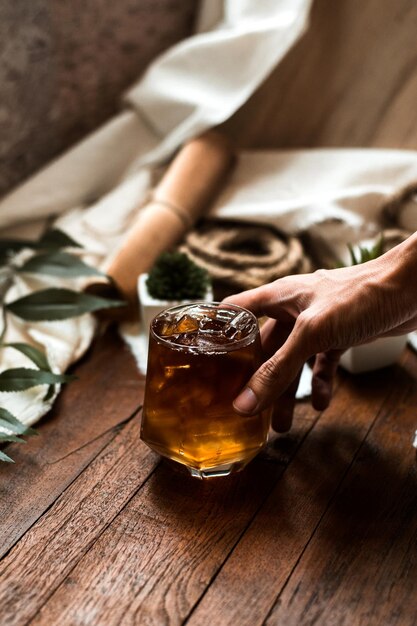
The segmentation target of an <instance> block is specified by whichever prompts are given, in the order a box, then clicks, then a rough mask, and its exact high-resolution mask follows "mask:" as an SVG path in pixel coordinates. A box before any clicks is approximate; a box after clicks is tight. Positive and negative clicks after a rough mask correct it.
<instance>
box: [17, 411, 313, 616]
mask: <svg viewBox="0 0 417 626" xmlns="http://www.w3.org/2000/svg"><path fill="white" fill-rule="evenodd" d="M303 410H304V411H306V412H307V413H308V417H307V418H304V419H303V418H301V419H300V420H298V422H299V423H298V427H297V428H296V430H295V434H294V435H292V436H291V437H290V438H289V439H288V440H287V441H286V445H284V446H280V445H277V450H276V453H275V454H274V453H273V451H271V450H270V451H269V453H268V454H267V455H266V456H261V457H258V459H256V460H255V461H254V462H253V463H252V464H251V465H250V466H249V467H248V468H247V470H245V471H244V472H243V473H241V474H240V475H237V476H235V477H232V478H230V479H227V480H222V479H219V480H216V479H213V480H211V481H208V482H200V481H197V480H195V479H192V478H190V477H189V476H188V474H186V473H185V472H182V471H180V472H179V471H178V470H176V469H173V467H172V466H171V465H170V464H169V463H166V462H164V463H162V465H161V466H159V467H158V468H157V470H156V471H155V472H154V473H153V474H152V476H151V478H150V479H149V480H148V481H147V482H146V483H145V484H144V486H143V487H142V488H141V489H140V491H139V492H138V493H137V495H135V496H134V497H133V498H132V499H131V500H130V501H129V503H128V504H127V506H126V507H125V508H124V509H123V510H122V511H121V512H120V514H119V515H118V516H117V517H116V518H115V519H114V521H113V522H112V523H111V524H110V526H109V527H108V528H107V529H106V530H105V532H104V533H103V534H102V535H101V536H100V537H99V538H98V540H97V542H96V543H95V544H94V546H93V547H92V548H91V549H90V551H89V552H88V553H87V554H86V556H85V557H84V558H82V559H81V560H80V562H79V563H78V565H77V567H75V568H74V569H73V571H72V572H71V574H70V576H69V578H66V579H65V580H64V582H63V584H62V585H61V586H60V587H59V589H58V590H57V591H56V593H55V594H53V595H52V597H51V598H50V600H49V601H48V602H47V604H46V605H45V606H44V607H43V608H42V609H41V611H40V613H39V614H38V616H37V617H36V618H35V619H34V620H33V622H31V623H33V624H37V625H39V624H42V625H49V624H53V623H59V624H60V625H62V626H64V625H66V624H68V625H69V624H71V625H72V624H92V623H95V624H106V626H111V625H112V624H120V623H121V622H122V623H123V624H126V625H127V624H158V625H160V624H181V623H182V621H183V619H184V618H185V617H186V616H187V614H188V613H189V611H190V609H191V608H192V606H193V605H194V604H195V602H196V601H197V600H198V598H199V597H200V596H201V594H202V593H203V592H204V590H205V589H206V587H207V585H209V584H210V581H211V579H212V577H213V576H214V575H215V574H216V572H217V570H218V569H219V568H220V567H221V565H222V563H223V562H224V561H225V560H226V559H227V557H228V554H229V552H230V551H231V549H233V546H234V545H235V544H236V542H237V541H239V539H240V537H241V535H242V533H243V532H244V531H245V529H246V526H247V525H248V523H250V521H251V519H252V518H253V517H254V515H256V513H257V510H258V508H259V507H260V505H261V504H262V502H263V501H264V500H265V498H266V497H267V496H268V494H269V492H270V491H271V489H272V488H273V486H274V484H275V483H276V481H277V480H278V478H279V476H280V475H281V474H282V472H283V470H284V468H285V465H286V464H287V463H288V461H289V460H290V458H292V456H293V455H294V454H295V452H296V449H297V447H298V445H299V444H300V442H301V441H302V439H303V437H304V436H305V434H306V432H307V431H308V430H309V429H310V428H311V426H312V424H313V423H314V421H313V420H312V419H311V415H312V411H311V409H309V408H308V407H302V408H301V412H302V411H303ZM87 590H88V592H87ZM17 623H19V622H17Z"/></svg>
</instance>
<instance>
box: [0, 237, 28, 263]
mask: <svg viewBox="0 0 417 626" xmlns="http://www.w3.org/2000/svg"><path fill="white" fill-rule="evenodd" d="M36 246H37V242H36V241H30V240H29V239H28V240H26V239H0V264H1V265H5V264H6V263H7V262H8V260H9V257H12V256H13V255H14V254H16V253H17V252H20V250H23V249H24V248H36Z"/></svg>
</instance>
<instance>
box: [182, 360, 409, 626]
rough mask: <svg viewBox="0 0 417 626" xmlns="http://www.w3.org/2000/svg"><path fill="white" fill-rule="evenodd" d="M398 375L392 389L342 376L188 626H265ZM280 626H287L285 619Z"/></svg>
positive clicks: (388, 374) (378, 380)
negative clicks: (215, 625)
mask: <svg viewBox="0 0 417 626" xmlns="http://www.w3.org/2000/svg"><path fill="white" fill-rule="evenodd" d="M400 374H401V372H397V376H396V380H395V381H393V380H392V376H393V372H392V371H391V370H386V371H383V372H377V373H375V374H373V375H368V376H363V377H359V378H355V377H349V376H348V375H345V376H344V378H343V384H342V386H341V387H340V389H339V390H338V392H337V394H336V396H335V397H334V398H333V402H332V404H331V406H330V408H329V409H328V410H327V411H325V412H324V413H323V415H322V416H321V417H320V420H319V421H318V422H317V424H316V425H315V427H314V429H313V430H312V431H311V432H310V433H309V436H308V437H307V438H306V440H305V441H304V443H303V445H302V446H301V448H300V449H299V451H298V453H297V455H296V457H295V459H294V460H293V461H292V463H291V464H290V465H289V467H288V468H287V470H286V472H285V474H284V475H283V478H282V480H281V481H280V482H279V483H278V484H277V486H276V487H275V489H274V490H273V491H272V493H271V495H270V497H269V498H268V501H267V502H266V504H265V506H264V507H263V508H262V509H261V510H260V512H259V513H258V515H257V517H256V519H255V520H254V521H253V523H252V525H251V526H250V528H248V530H247V532H246V533H245V535H244V537H243V538H242V540H241V541H240V543H239V544H238V545H237V546H236V548H235V550H234V552H233V554H231V556H230V557H229V559H228V561H227V562H226V564H225V565H224V567H223V568H222V570H221V571H220V573H219V574H218V576H217V578H216V580H215V581H214V583H213V584H212V585H211V586H210V588H209V590H208V591H207V593H206V595H205V596H204V598H203V599H202V600H201V602H200V604H199V605H198V607H197V608H196V609H195V611H194V613H193V614H192V615H191V617H190V619H189V621H188V622H187V624H188V626H197V625H203V624H207V623H209V622H210V621H212V620H213V619H214V621H215V623H221V624H222V626H227V625H229V624H230V625H232V624H233V625H235V624H239V626H245V625H248V626H255V625H257V624H262V623H263V620H264V619H265V617H266V615H267V614H268V611H269V609H270V607H271V605H272V604H273V603H274V601H275V599H276V597H277V594H278V593H279V590H280V589H282V587H283V586H284V585H285V582H286V580H287V578H288V577H289V575H290V574H291V571H292V570H293V568H294V566H295V565H296V563H297V560H298V558H299V557H300V554H301V553H302V551H303V549H304V548H305V546H306V545H307V544H308V542H309V540H310V538H311V536H312V535H313V534H314V532H315V529H316V527H317V525H318V523H319V522H320V519H321V517H322V515H323V514H324V512H325V510H326V508H327V507H328V506H329V502H331V500H332V498H333V496H334V493H335V492H336V490H337V488H338V485H339V484H340V481H341V480H342V479H343V476H344V475H345V473H346V472H347V470H348V469H349V467H350V464H351V463H352V460H353V458H354V457H355V455H356V454H357V452H358V450H359V448H360V446H361V444H362V441H363V440H364V438H365V436H366V434H367V432H368V430H369V428H370V426H371V424H372V422H373V421H374V420H375V417H376V415H377V414H378V412H379V411H380V410H381V407H383V406H384V405H385V404H386V402H387V400H386V399H387V395H390V394H391V395H392V393H393V389H395V385H396V383H397V382H398V379H400V378H401V376H400ZM400 387H401V385H400ZM398 397H399V396H398V393H395V394H394V395H393V396H392V397H391V399H390V400H389V404H390V406H395V402H396V401H397V400H398ZM237 599H238V601H237ZM281 617H282V615H281ZM216 620H217V622H216ZM220 620H221V621H220ZM280 623H285V624H286V623H287V622H286V618H285V619H283V621H282V622H280ZM323 623H325V622H323Z"/></svg>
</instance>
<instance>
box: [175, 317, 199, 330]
mask: <svg viewBox="0 0 417 626" xmlns="http://www.w3.org/2000/svg"><path fill="white" fill-rule="evenodd" d="M196 330H198V320H197V319H195V318H194V317H191V315H188V314H187V313H185V315H182V316H181V317H180V319H179V320H178V321H175V331H174V332H176V333H181V334H182V333H192V332H194V331H196Z"/></svg>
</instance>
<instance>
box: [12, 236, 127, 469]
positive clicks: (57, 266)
mask: <svg viewBox="0 0 417 626" xmlns="http://www.w3.org/2000/svg"><path fill="white" fill-rule="evenodd" d="M81 247H82V246H80V244H79V243H78V242H76V241H74V240H73V239H72V238H71V237H69V236H68V235H67V234H66V233H64V232H62V231H61V230H57V229H52V230H48V231H47V232H46V233H44V234H43V235H42V236H41V238H40V239H38V240H37V241H29V240H20V239H3V240H0V266H1V267H0V304H1V313H2V318H3V329H2V332H1V334H0V350H4V349H13V350H17V351H18V352H20V353H21V354H23V355H24V356H25V357H26V358H27V359H29V361H31V363H32V364H34V365H35V366H36V369H34V368H26V367H17V368H10V369H6V370H4V371H3V372H1V373H0V392H6V393H13V392H17V391H24V390H26V389H30V388H31V387H37V386H38V385H46V386H47V391H46V394H45V396H44V401H47V400H49V399H50V398H51V397H52V396H53V395H54V392H55V385H58V384H63V383H68V382H70V381H72V380H74V378H75V377H74V376H72V375H68V374H55V373H54V372H53V371H52V369H51V366H50V364H49V362H48V359H47V356H46V354H44V353H43V352H42V351H41V350H39V349H38V348H36V347H34V346H32V345H31V344H28V343H24V342H15V343H6V342H5V341H4V339H5V336H6V331H7V323H8V316H9V315H14V316H16V317H18V318H20V319H23V320H25V321H31V322H35V323H36V322H44V321H56V320H64V319H68V318H71V317H77V316H79V315H83V314H85V313H91V312H93V311H98V310H100V309H107V308H113V307H120V306H124V305H125V303H124V302H122V301H120V300H109V299H107V298H103V297H98V296H94V295H91V294H87V293H83V292H79V291H75V290H73V289H67V288H56V287H53V288H48V289H41V290H39V291H35V292H33V293H31V294H29V295H26V296H23V297H21V298H18V299H17V300H13V301H12V302H6V296H7V293H8V291H9V289H10V288H11V287H12V286H13V284H14V282H15V279H16V277H17V276H19V275H20V274H23V275H24V274H42V275H48V276H56V277H60V278H76V277H81V276H94V275H99V276H105V275H104V274H103V273H102V272H100V271H98V270H97V269H95V268H94V267H91V266H90V265H88V264H87V263H84V261H82V260H81V259H80V258H79V257H78V256H76V255H74V254H73V253H71V251H69V250H71V249H73V248H78V249H80V248H81ZM68 249H69V250H68ZM23 250H31V251H32V252H33V254H32V255H31V256H30V258H29V259H27V260H25V261H23V262H19V254H18V253H20V252H22V251H23ZM34 434H36V431H35V430H34V429H33V428H29V427H27V426H26V425H25V424H23V423H22V422H21V421H20V420H19V419H18V418H17V417H16V416H15V415H12V413H10V411H8V410H7V409H5V408H2V407H0V443H8V442H15V443H25V440H24V439H22V436H31V435H34ZM0 461H6V462H9V463H10V462H13V459H11V458H10V457H9V456H8V455H7V454H6V453H5V452H3V451H1V450H0Z"/></svg>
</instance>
